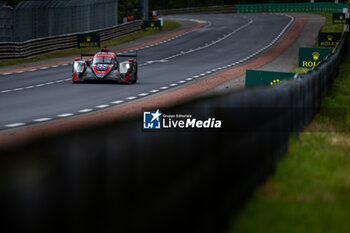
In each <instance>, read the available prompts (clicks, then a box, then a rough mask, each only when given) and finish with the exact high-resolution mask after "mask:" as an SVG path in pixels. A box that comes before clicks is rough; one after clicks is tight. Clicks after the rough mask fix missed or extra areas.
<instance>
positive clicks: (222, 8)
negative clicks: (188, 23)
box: [158, 5, 236, 15]
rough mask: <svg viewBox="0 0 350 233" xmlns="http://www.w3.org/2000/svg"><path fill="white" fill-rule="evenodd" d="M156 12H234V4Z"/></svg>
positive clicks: (164, 13) (169, 13)
mask: <svg viewBox="0 0 350 233" xmlns="http://www.w3.org/2000/svg"><path fill="white" fill-rule="evenodd" d="M158 12H159V14H161V15H174V14H190V13H236V6H235V5H226V6H209V7H191V8H179V9H169V10H159V11H158Z"/></svg>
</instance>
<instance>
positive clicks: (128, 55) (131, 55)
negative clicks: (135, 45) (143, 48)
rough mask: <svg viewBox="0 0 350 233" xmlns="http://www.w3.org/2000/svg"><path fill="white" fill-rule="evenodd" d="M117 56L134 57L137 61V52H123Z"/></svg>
mask: <svg viewBox="0 0 350 233" xmlns="http://www.w3.org/2000/svg"><path fill="white" fill-rule="evenodd" d="M116 56H117V57H130V58H132V57H134V58H135V60H136V61H137V53H134V54H122V53H117V54H116Z"/></svg>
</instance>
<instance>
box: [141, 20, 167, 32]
mask: <svg viewBox="0 0 350 233" xmlns="http://www.w3.org/2000/svg"><path fill="white" fill-rule="evenodd" d="M143 29H144V30H145V31H153V30H162V24H161V22H160V20H156V21H149V20H145V21H143Z"/></svg>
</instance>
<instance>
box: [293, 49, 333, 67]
mask: <svg viewBox="0 0 350 233" xmlns="http://www.w3.org/2000/svg"><path fill="white" fill-rule="evenodd" d="M332 51H333V49H331V48H299V67H301V68H308V69H311V68H313V67H315V66H316V65H318V64H319V63H320V62H321V61H323V60H325V59H326V58H327V56H328V55H330V54H331V53H332Z"/></svg>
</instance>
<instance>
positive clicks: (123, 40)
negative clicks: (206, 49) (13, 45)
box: [0, 20, 181, 66]
mask: <svg viewBox="0 0 350 233" xmlns="http://www.w3.org/2000/svg"><path fill="white" fill-rule="evenodd" d="M180 26H181V25H180V24H179V23H176V22H173V21H167V20H165V21H164V26H163V30H172V29H176V28H179V27H180ZM155 33H158V31H141V32H136V33H133V34H131V35H127V36H123V37H121V38H118V39H115V40H112V41H108V42H106V43H102V44H101V46H102V47H104V46H107V47H112V46H116V45H120V44H123V43H126V42H129V41H132V40H136V39H138V38H141V37H145V36H148V35H151V34H155ZM92 51H96V48H90V49H84V52H92ZM80 53H81V50H80V49H68V50H64V51H59V52H55V53H50V54H45V55H40V56H36V57H32V58H26V59H15V60H6V61H0V66H10V65H18V64H25V63H30V62H37V61H43V60H47V59H52V58H60V57H66V56H71V55H76V54H80Z"/></svg>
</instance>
